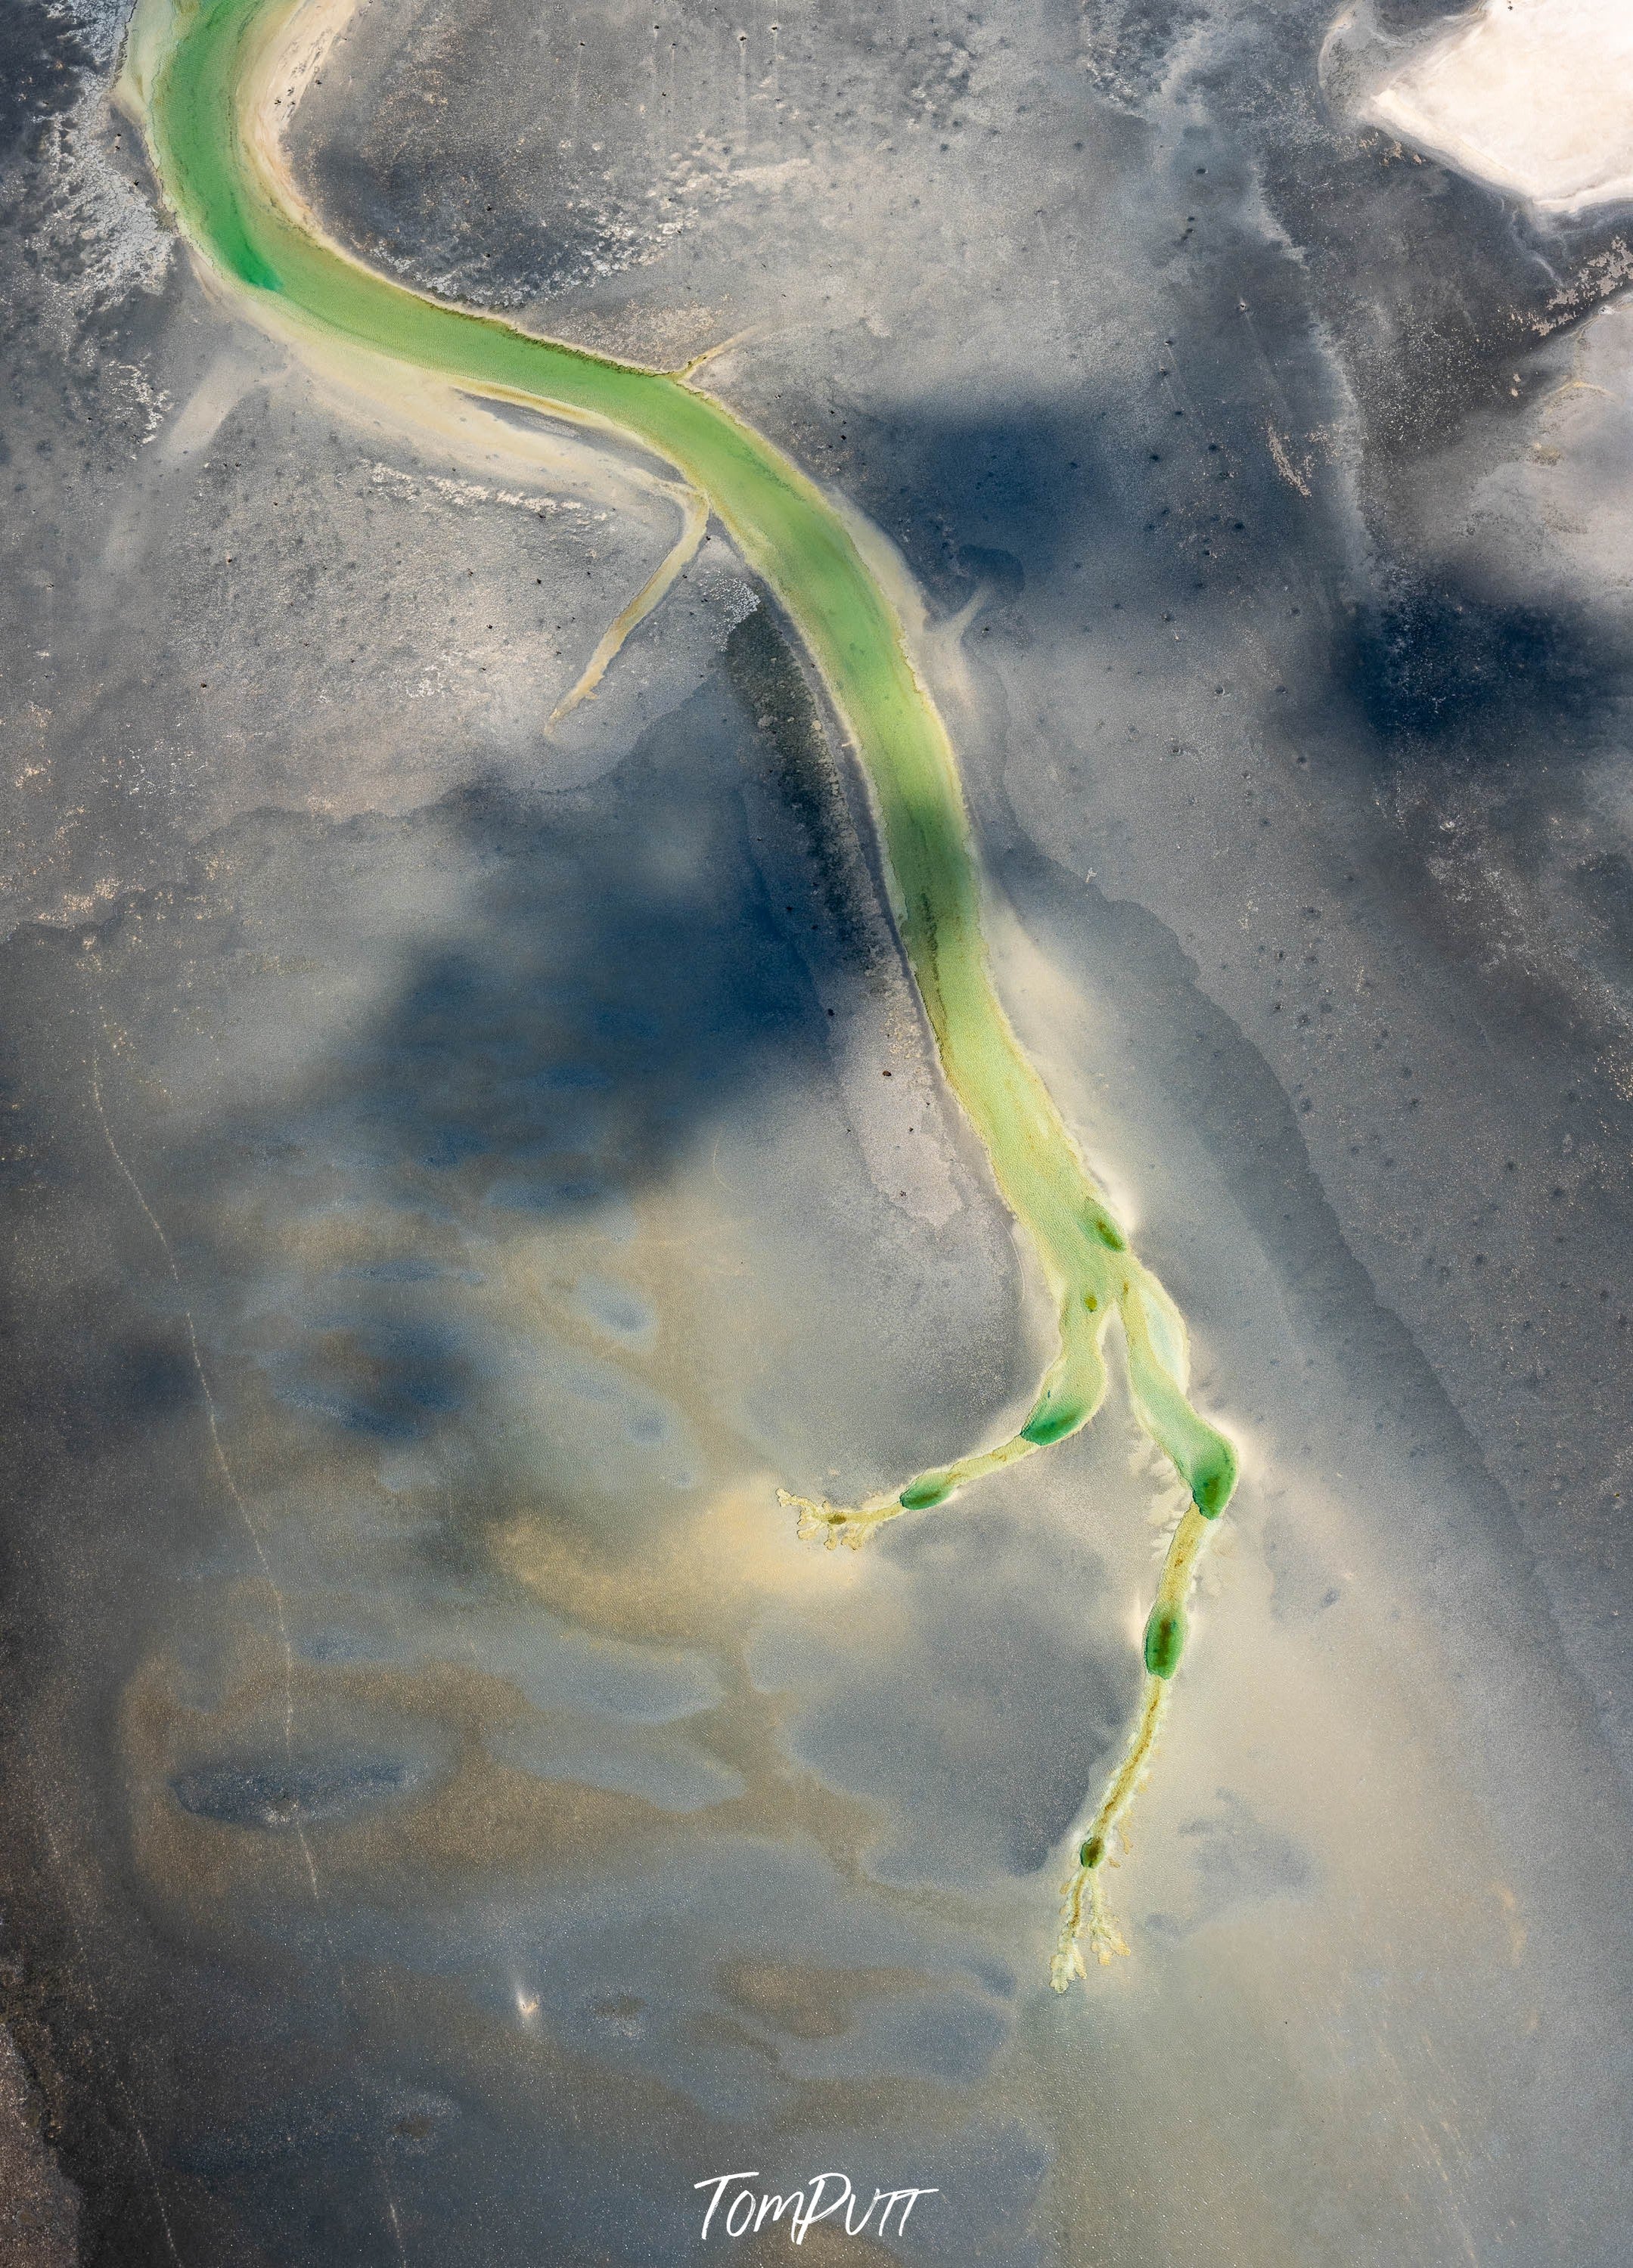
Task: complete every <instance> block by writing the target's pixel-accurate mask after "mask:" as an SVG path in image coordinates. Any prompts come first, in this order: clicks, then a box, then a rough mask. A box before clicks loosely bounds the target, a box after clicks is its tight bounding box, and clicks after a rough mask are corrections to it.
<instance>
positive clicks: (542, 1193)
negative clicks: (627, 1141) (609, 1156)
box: [484, 1174, 617, 1215]
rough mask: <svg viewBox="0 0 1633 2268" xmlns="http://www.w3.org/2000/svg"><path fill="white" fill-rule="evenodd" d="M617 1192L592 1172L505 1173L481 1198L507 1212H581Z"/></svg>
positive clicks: (554, 1213) (604, 1200) (552, 1213)
mask: <svg viewBox="0 0 1633 2268" xmlns="http://www.w3.org/2000/svg"><path fill="white" fill-rule="evenodd" d="M616 1194H617V1192H616V1191H614V1190H612V1189H609V1188H608V1186H607V1184H606V1182H603V1181H600V1180H598V1179H597V1178H596V1177H595V1175H568V1176H566V1177H565V1178H554V1179H550V1180H543V1179H541V1180H532V1179H526V1178H523V1176H521V1175H517V1174H507V1175H505V1176H504V1177H503V1178H502V1179H501V1180H499V1181H497V1182H492V1183H491V1185H490V1187H489V1189H488V1193H487V1197H486V1198H485V1199H484V1202H485V1203H486V1204H491V1205H497V1206H499V1207H500V1208H501V1209H502V1210H503V1211H506V1212H541V1213H549V1214H551V1215H559V1214H563V1213H573V1212H582V1211H586V1210H587V1209H588V1208H589V1207H590V1206H592V1205H596V1204H605V1203H606V1201H607V1200H608V1199H609V1198H610V1197H614V1196H616Z"/></svg>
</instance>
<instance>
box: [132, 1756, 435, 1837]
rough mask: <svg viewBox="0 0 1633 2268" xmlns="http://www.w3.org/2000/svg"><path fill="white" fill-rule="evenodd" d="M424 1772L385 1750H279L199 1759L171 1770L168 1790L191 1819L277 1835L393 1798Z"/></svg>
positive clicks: (422, 1779)
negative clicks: (307, 1753)
mask: <svg viewBox="0 0 1633 2268" xmlns="http://www.w3.org/2000/svg"><path fill="white" fill-rule="evenodd" d="M429 1778H430V1772H429V1771H428V1769H427V1767H426V1766H425V1764H423V1763H421V1762H419V1761H417V1760H414V1761H410V1760H407V1759H404V1758H402V1757H393V1756H357V1757H344V1758H342V1757H334V1758H322V1757H310V1758H306V1759H297V1760H296V1761H295V1762H294V1763H289V1762H287V1761H286V1760H285V1759H284V1758H283V1757H278V1758H277V1759H276V1760H274V1761H267V1760H264V1759H263V1760H262V1761H261V1762H259V1763H255V1764H248V1763H222V1764H199V1765H196V1766H195V1768H194V1769H193V1770H192V1771H186V1772H179V1773H177V1775H176V1776H175V1778H174V1779H173V1780H172V1781H171V1783H170V1792H171V1793H172V1794H173V1795H174V1797H175V1800H176V1801H177V1802H178V1803H179V1804H180V1805H181V1808H182V1810H183V1811H185V1812H188V1814H190V1815H191V1816H192V1817H193V1818H195V1819H209V1820H213V1821H215V1822H216V1823H217V1824H218V1825H219V1826H223V1827H247V1828H254V1829H257V1830H260V1831H261V1832H262V1833H265V1834H285V1833H288V1832H289V1831H290V1830H292V1829H295V1828H298V1827H310V1826H316V1825H320V1824H321V1823H323V1822H325V1821H327V1820H331V1819H340V1818H344V1817H345V1816H346V1815H348V1814H350V1813H352V1812H356V1811H364V1810H368V1809H371V1808H373V1807H374V1806H376V1805H379V1804H381V1803H389V1802H392V1801H395V1800H396V1799H398V1798H399V1797H402V1796H404V1795H410V1794H412V1793H416V1792H417V1790H418V1789H419V1788H421V1787H423V1786H425V1783H426V1781H427V1780H428V1779H429Z"/></svg>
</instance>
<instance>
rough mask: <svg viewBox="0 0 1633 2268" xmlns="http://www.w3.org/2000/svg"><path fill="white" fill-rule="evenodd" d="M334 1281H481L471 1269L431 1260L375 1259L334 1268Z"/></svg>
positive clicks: (478, 1275)
mask: <svg viewBox="0 0 1633 2268" xmlns="http://www.w3.org/2000/svg"><path fill="white" fill-rule="evenodd" d="M332 1280H333V1281H334V1282H336V1283H357V1284H485V1283H486V1282H487V1280H488V1279H487V1278H486V1277H485V1276H484V1275H483V1274H482V1273H481V1271H480V1270H477V1269H475V1268H445V1267H443V1266H442V1265H441V1264H440V1262H438V1261H435V1260H379V1261H375V1262H373V1263H372V1264H370V1265H368V1266H366V1267H356V1268H336V1269H335V1270H333V1271H332Z"/></svg>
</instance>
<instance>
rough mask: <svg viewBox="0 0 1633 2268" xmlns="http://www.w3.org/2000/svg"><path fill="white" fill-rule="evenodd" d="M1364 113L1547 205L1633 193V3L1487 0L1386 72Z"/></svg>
mask: <svg viewBox="0 0 1633 2268" xmlns="http://www.w3.org/2000/svg"><path fill="white" fill-rule="evenodd" d="M1366 115H1367V116H1368V117H1369V118H1370V119H1371V121H1372V122H1373V123H1374V124H1375V125H1378V126H1384V127H1387V128H1388V129H1390V131H1391V132H1393V133H1395V134H1398V135H1399V136H1400V138H1401V140H1402V141H1403V142H1408V143H1410V144H1412V145H1413V146H1414V147H1415V149H1419V150H1422V151H1426V152H1427V153H1428V154H1429V155H1430V156H1431V157H1435V158H1440V159H1442V160H1443V161H1444V162H1445V164H1446V165H1449V166H1456V167H1457V169H1458V171H1459V173H1472V174H1473V175H1474V178H1475V179H1476V180H1482V181H1489V182H1490V183H1491V184H1492V186H1493V187H1494V188H1500V189H1508V190H1511V191H1514V192H1516V193H1517V194H1518V195H1520V196H1523V197H1526V198H1528V199H1529V200H1530V201H1531V203H1533V204H1534V205H1535V206H1537V207H1538V209H1539V210H1541V211H1543V212H1552V213H1583V212H1587V211H1590V210H1592V209H1593V208H1595V207H1597V206H1600V205H1606V204H1612V203H1616V202H1618V201H1619V200H1621V199H1623V198H1629V197H1633V9H1629V7H1628V6H1627V4H1626V0H1488V5H1487V6H1486V7H1485V8H1483V9H1482V11H1480V13H1479V14H1478V15H1476V16H1474V17H1473V18H1466V19H1465V20H1464V21H1462V22H1461V23H1459V25H1458V26H1456V27H1455V29H1453V30H1452V32H1450V33H1448V34H1447V35H1446V37H1445V38H1444V39H1442V40H1437V41H1436V42H1435V43H1434V44H1433V45H1432V46H1431V47H1430V48H1428V49H1427V50H1426V51H1424V52H1423V53H1422V54H1420V55H1418V56H1417V57H1416V58H1415V60H1414V61H1413V62H1412V63H1408V65H1407V66H1406V68H1405V69H1404V70H1401V71H1400V73H1399V74H1398V75H1397V76H1396V77H1393V78H1392V79H1390V80H1388V81H1387V82H1386V83H1385V85H1384V86H1383V87H1382V88H1381V89H1379V90H1378V92H1376V93H1375V94H1374V95H1373V97H1372V99H1371V102H1370V103H1369V104H1368V106H1367V109H1366Z"/></svg>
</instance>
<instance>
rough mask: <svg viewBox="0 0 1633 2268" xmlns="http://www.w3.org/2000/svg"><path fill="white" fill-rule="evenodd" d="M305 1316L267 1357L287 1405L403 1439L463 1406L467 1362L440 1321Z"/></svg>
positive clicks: (350, 1427) (466, 1392)
mask: <svg viewBox="0 0 1633 2268" xmlns="http://www.w3.org/2000/svg"><path fill="white" fill-rule="evenodd" d="M305 1320H306V1322H307V1328H306V1329H304V1330H303V1331H302V1334H301V1337H300V1338H299V1341H298V1342H297V1343H296V1344H294V1345H292V1346H284V1347H281V1348H279V1349H277V1351H275V1352H273V1353H271V1354H270V1355H267V1356H265V1357H263V1358H262V1359H263V1363H264V1366H265V1368H266V1369H267V1370H268V1372H269V1373H270V1376H271V1380H272V1390H273V1392H274V1393H275V1394H276V1395H277V1398H278V1400H279V1401H280V1402H282V1403H284V1406H285V1407H286V1408H288V1409H292V1410H307V1411H308V1412H309V1413H311V1414H314V1415H315V1416H318V1417H322V1418H329V1420H330V1421H331V1422H332V1423H334V1424H335V1425H340V1426H343V1427H344V1429H345V1430H346V1431H347V1432H355V1433H363V1434H366V1435H369V1436H371V1437H372V1438H373V1439H375V1440H388V1441H391V1440H395V1441H401V1440H411V1439H414V1438H415V1437H417V1436H418V1435H419V1434H421V1433H424V1432H426V1431H427V1430H428V1429H429V1428H430V1427H431V1426H432V1425H433V1424H434V1423H435V1422H436V1420H437V1419H439V1418H444V1417H447V1416H448V1415H450V1414H451V1413H452V1412H453V1411H454V1410H460V1409H462V1407H463V1406H464V1404H465V1403H466V1401H467V1399H468V1395H469V1380H468V1374H467V1373H468V1363H467V1359H466V1358H465V1356H464V1355H463V1354H462V1352H461V1351H459V1350H458V1349H457V1348H456V1347H455V1345H454V1341H453V1339H452V1337H450V1335H449V1333H448V1332H447V1330H445V1329H443V1328H442V1327H441V1326H440V1325H432V1324H427V1323H407V1322H394V1321H392V1320H391V1319H390V1318H388V1317H387V1316H384V1315H380V1314H376V1315H372V1316H370V1317H368V1318H367V1319H366V1320H365V1321H362V1322H353V1321H352V1320H351V1319H350V1318H348V1319H347V1320H346V1321H345V1322H328V1321H327V1320H326V1319H324V1318H321V1317H308V1318H307V1319H305Z"/></svg>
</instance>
